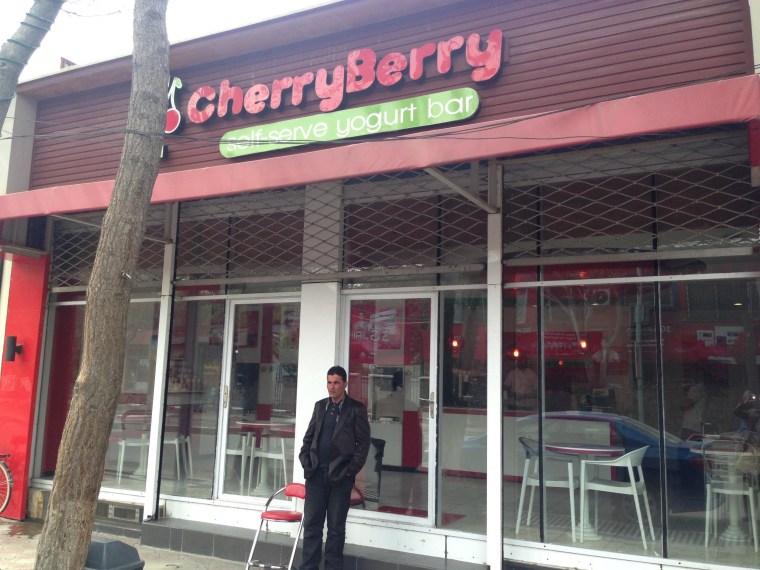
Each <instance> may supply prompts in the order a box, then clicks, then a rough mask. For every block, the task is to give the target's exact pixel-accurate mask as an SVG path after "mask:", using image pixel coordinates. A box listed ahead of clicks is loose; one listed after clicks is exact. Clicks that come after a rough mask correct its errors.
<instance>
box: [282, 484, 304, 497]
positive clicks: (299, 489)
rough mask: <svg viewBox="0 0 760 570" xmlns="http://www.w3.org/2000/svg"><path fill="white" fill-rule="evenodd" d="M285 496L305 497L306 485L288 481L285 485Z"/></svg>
mask: <svg viewBox="0 0 760 570" xmlns="http://www.w3.org/2000/svg"><path fill="white" fill-rule="evenodd" d="M285 496H286V497H290V498H293V499H305V498H306V485H304V484H303V483H288V484H287V485H285Z"/></svg>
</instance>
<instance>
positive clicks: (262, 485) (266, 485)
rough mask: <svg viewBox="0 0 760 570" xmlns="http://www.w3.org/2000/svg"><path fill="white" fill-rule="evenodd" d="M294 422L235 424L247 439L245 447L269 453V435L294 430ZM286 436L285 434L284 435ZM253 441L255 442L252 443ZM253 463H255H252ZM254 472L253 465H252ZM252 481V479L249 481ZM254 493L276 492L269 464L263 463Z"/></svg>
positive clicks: (245, 422)
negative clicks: (272, 483) (248, 446)
mask: <svg viewBox="0 0 760 570" xmlns="http://www.w3.org/2000/svg"><path fill="white" fill-rule="evenodd" d="M294 421H295V420H291V421H287V420H284V419H281V420H261V421H258V420H236V421H235V424H237V426H238V427H239V428H240V433H241V434H242V435H243V436H244V437H245V438H246V442H245V445H246V446H247V445H251V446H252V447H251V449H253V446H255V447H256V449H261V450H262V451H269V437H268V436H269V435H270V434H272V433H273V432H285V431H286V430H288V431H290V430H293V429H294V427H295V426H294ZM294 433H295V432H294ZM282 436H284V433H282ZM251 439H253V441H251ZM252 463H253V462H252ZM251 470H253V464H251ZM249 480H250V479H249ZM254 492H256V493H260V494H262V495H264V496H269V495H271V494H272V493H273V492H274V487H273V485H271V484H270V482H269V462H268V461H262V462H261V477H259V480H258V481H256V487H255V489H254Z"/></svg>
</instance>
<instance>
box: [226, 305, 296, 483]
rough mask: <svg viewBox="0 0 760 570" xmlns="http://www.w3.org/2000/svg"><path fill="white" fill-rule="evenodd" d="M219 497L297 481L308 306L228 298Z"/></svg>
mask: <svg viewBox="0 0 760 570" xmlns="http://www.w3.org/2000/svg"><path fill="white" fill-rule="evenodd" d="M227 315H228V317H227V322H226V327H225V342H224V346H225V351H224V357H223V371H224V373H223V374H222V390H221V394H222V398H221V403H220V405H221V414H220V418H221V419H220V428H221V429H220V433H222V434H224V435H223V437H222V442H221V445H220V447H219V454H220V456H221V457H220V458H219V461H218V462H217V464H218V465H219V466H220V467H219V469H220V473H219V477H218V481H219V484H218V485H219V487H218V489H217V494H218V495H237V496H244V497H248V496H252V497H268V496H269V495H271V493H272V492H273V491H274V490H276V489H278V488H279V487H281V486H283V485H284V484H286V483H289V482H291V481H292V473H293V456H294V451H293V446H294V436H295V408H296V383H297V382H296V380H297V376H298V336H299V322H300V306H299V304H298V303H295V302H262V303H251V302H250V301H237V300H232V301H228V310H227Z"/></svg>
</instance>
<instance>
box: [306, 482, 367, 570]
mask: <svg viewBox="0 0 760 570" xmlns="http://www.w3.org/2000/svg"><path fill="white" fill-rule="evenodd" d="M353 482H354V481H353V477H346V478H345V480H344V481H341V482H340V483H330V477H329V476H328V474H327V470H325V469H322V468H321V467H320V468H318V469H317V470H316V471H315V472H314V474H312V476H311V477H309V478H308V479H307V480H306V496H307V497H309V500H308V501H307V502H306V509H305V511H304V523H303V561H302V563H301V570H317V568H319V562H320V559H321V558H322V528H323V527H324V524H325V512H326V513H327V539H326V540H325V570H343V544H344V543H345V542H346V517H347V516H348V508H349V507H350V506H351V489H352V487H353Z"/></svg>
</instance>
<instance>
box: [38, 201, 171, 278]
mask: <svg viewBox="0 0 760 570" xmlns="http://www.w3.org/2000/svg"><path fill="white" fill-rule="evenodd" d="M103 215H104V213H103V212H89V213H83V214H73V215H70V216H66V217H65V218H64V219H54V221H53V232H52V234H53V259H52V263H51V270H50V286H51V287H56V288H57V287H86V286H87V283H88V282H89V280H90V274H91V273H92V266H93V264H94V262H95V251H96V249H97V246H98V240H99V239H100V226H101V225H102V223H103ZM163 232H164V208H163V207H152V208H150V209H149V211H148V220H147V226H146V229H145V235H146V237H152V238H155V239H144V240H143V243H142V249H141V250H140V258H139V260H138V263H137V271H136V275H134V276H132V277H133V280H134V284H135V286H139V285H146V284H150V283H160V281H161V272H162V270H163V256H164V245H163V243H161V240H162V238H163Z"/></svg>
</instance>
